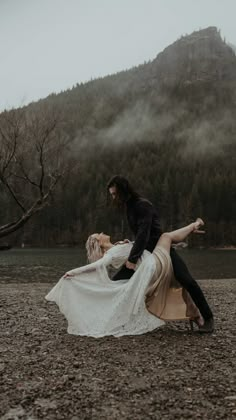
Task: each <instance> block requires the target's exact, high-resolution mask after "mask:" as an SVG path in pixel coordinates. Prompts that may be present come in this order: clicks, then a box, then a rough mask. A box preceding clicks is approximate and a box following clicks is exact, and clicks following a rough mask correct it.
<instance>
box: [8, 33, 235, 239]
mask: <svg viewBox="0 0 236 420" xmlns="http://www.w3.org/2000/svg"><path fill="white" fill-rule="evenodd" d="M76 53H77V52H75V54H76ZM44 106H45V107H52V108H53V109H55V110H56V111H57V112H59V114H60V119H61V124H60V130H61V133H63V134H64V135H65V136H67V138H68V139H69V142H70V150H71V162H72V163H73V170H72V171H71V173H70V175H68V176H66V177H65V179H64V180H63V185H62V186H60V188H59V189H58V190H57V192H56V194H54V196H53V198H52V199H51V206H50V207H46V208H45V209H44V210H43V211H42V212H41V213H40V214H39V215H36V216H34V218H33V219H32V220H31V221H30V222H29V223H28V224H27V225H25V227H24V229H22V230H20V231H18V232H16V233H15V234H14V235H12V237H9V241H12V242H13V243H14V244H20V243H22V242H24V243H26V244H31V245H40V246H47V245H49V246H56V245H63V244H69V245H77V244H80V243H82V242H84V240H85V239H86V237H87V236H88V234H90V233H92V232H97V231H103V232H107V233H111V234H112V235H113V237H114V239H116V238H117V239H119V238H121V237H122V236H127V235H128V234H129V233H128V230H127V226H126V223H125V217H124V215H123V216H122V215H118V214H117V213H116V212H115V210H114V209H113V208H112V207H109V206H107V203H106V201H107V200H106V183H107V181H108V180H109V178H110V177H111V176H112V175H114V174H117V173H120V174H123V175H124V176H127V177H128V178H129V179H130V181H131V182H132V183H133V184H134V186H135V187H136V189H137V190H138V191H139V192H140V193H142V194H144V195H145V196H146V197H148V198H149V199H150V200H151V201H153V203H154V204H155V205H156V206H157V207H158V210H159V213H160V217H161V221H162V226H163V229H171V228H176V227H177V226H181V225H183V224H185V223H186V222H189V221H190V220H193V219H194V218H195V217H196V216H201V217H202V218H204V219H205V220H206V222H207V235H206V237H205V239H204V245H236V192H235V191H236V188H235V185H236V56H235V52H234V51H233V49H232V48H231V47H229V46H228V45H227V44H226V42H225V41H224V40H223V39H222V38H221V36H220V33H219V31H218V30H217V29H216V28H207V29H204V30H201V31H199V32H194V33H193V34H191V35H189V36H185V37H181V39H179V40H177V41H176V42H175V43H174V44H172V45H170V46H169V47H167V48H166V49H165V50H164V51H163V52H162V53H160V54H159V55H158V56H157V57H156V58H155V59H154V60H153V61H150V62H148V63H145V64H142V65H140V66H139V67H135V68H133V69H130V70H126V71H123V72H121V73H118V74H114V75H109V76H107V77H104V78H101V79H96V80H91V81H90V82H88V83H85V84H78V85H77V86H75V87H73V88H72V89H70V90H67V91H65V92H61V93H60V94H52V95H50V96H49V97H48V98H46V99H43V100H41V101H39V102H37V103H32V104H30V105H29V106H28V107H27V108H26V109H25V112H28V110H29V109H34V110H36V111H37V109H38V108H42V107H44ZM0 194H1V203H2V205H1V207H0V216H1V219H2V221H3V223H5V222H6V223H7V220H8V218H11V217H14V215H15V213H16V209H15V205H14V202H13V201H12V199H11V198H10V197H9V196H8V195H7V191H5V189H4V188H3V186H1V189H0ZM201 240H202V239H200V240H199V238H194V239H193V240H192V242H191V243H192V244H196V245H199V244H202V242H199V241H201Z"/></svg>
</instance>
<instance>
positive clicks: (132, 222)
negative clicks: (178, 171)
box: [107, 175, 214, 333]
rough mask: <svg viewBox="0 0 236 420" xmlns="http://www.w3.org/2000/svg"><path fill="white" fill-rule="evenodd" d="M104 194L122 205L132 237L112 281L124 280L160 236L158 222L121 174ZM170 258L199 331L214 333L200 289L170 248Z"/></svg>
mask: <svg viewBox="0 0 236 420" xmlns="http://www.w3.org/2000/svg"><path fill="white" fill-rule="evenodd" d="M107 192H108V193H109V194H110V195H111V197H112V199H113V200H114V202H115V203H116V204H117V205H118V206H120V207H123V206H125V208H126V216H127V220H128V224H129V226H130V229H131V230H132V232H133V233H134V235H135V241H134V245H133V247H132V249H131V251H130V255H129V258H128V261H127V262H126V264H125V265H124V266H123V267H122V268H121V269H120V270H119V271H118V273H117V274H116V275H115V276H114V277H113V280H120V279H127V278H130V277H131V276H132V275H133V274H134V270H135V265H136V263H137V260H138V259H139V257H140V256H141V255H142V253H143V251H144V249H147V250H148V251H150V252H152V251H153V249H154V248H155V246H156V243H157V241H158V239H159V237H160V236H161V234H162V231H161V228H160V222H159V218H158V214H157V211H156V209H155V208H154V206H153V204H152V203H151V202H150V201H148V200H146V199H145V198H143V197H141V196H140V195H139V194H138V193H137V192H136V191H134V189H133V188H132V186H131V185H130V183H129V181H128V180H127V179H126V178H124V177H122V176H120V175H115V176H114V177H112V178H111V179H110V181H109V182H108V184H107ZM170 256H171V260H172V265H173V270H174V274H175V277H176V279H177V280H178V282H179V283H180V284H181V285H182V286H183V287H184V288H185V289H186V290H187V291H188V293H189V294H190V296H191V297H192V299H193V301H194V303H195V304H196V306H197V307H198V309H199V311H200V312H201V314H202V316H203V318H204V325H203V326H200V325H199V326H198V327H199V332H202V333H210V332H213V330H214V319H213V314H212V312H211V309H210V307H209V305H208V303H207V301H206V299H205V296H204V294H203V292H202V290H201V288H200V287H199V285H198V284H197V282H196V281H195V280H194V279H193V278H192V276H191V274H190V273H189V271H188V269H187V267H186V265H185V263H184V261H183V260H182V259H181V258H180V256H179V255H178V254H177V252H176V251H175V250H174V249H173V248H171V252H170Z"/></svg>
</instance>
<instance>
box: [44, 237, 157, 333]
mask: <svg viewBox="0 0 236 420" xmlns="http://www.w3.org/2000/svg"><path fill="white" fill-rule="evenodd" d="M131 247H132V244H131V243H130V244H123V245H116V246H114V247H112V248H111V249H110V250H109V251H107V252H106V253H105V255H104V257H103V258H101V259H100V260H98V261H96V262H95V263H92V264H89V265H86V266H83V267H80V268H76V269H74V270H71V271H70V272H69V273H73V274H74V276H73V277H69V278H65V279H64V278H61V279H60V280H59V282H58V283H57V284H56V285H55V286H54V287H53V289H52V290H51V291H50V292H49V293H48V295H47V296H46V299H47V300H48V301H52V302H55V303H56V304H57V305H58V306H59V309H60V311H61V312H62V313H63V314H64V316H65V317H66V319H67V321H68V330H67V331H68V333H69V334H75V335H86V336H92V337H103V336H107V335H113V336H116V337H119V336H122V335H137V334H143V333H145V332H147V331H152V330H154V329H156V328H158V327H160V326H161V325H163V324H164V322H163V321H162V320H160V319H159V318H157V317H156V316H154V315H152V314H151V313H149V312H148V311H147V309H146V305H145V292H146V290H147V288H148V285H149V283H150V280H151V278H152V277H153V274H154V273H155V269H156V261H155V258H154V257H153V255H152V254H151V253H150V252H148V251H144V253H143V255H142V257H141V259H140V261H139V263H138V264H137V268H136V271H135V273H134V275H133V276H132V277H131V279H129V280H118V281H112V280H111V279H110V278H109V276H108V272H107V268H108V266H113V267H114V268H119V267H121V266H122V265H123V264H124V262H125V261H126V260H127V258H128V256H129V253H130V250H131Z"/></svg>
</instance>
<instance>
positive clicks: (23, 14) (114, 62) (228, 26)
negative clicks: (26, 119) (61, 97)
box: [0, 0, 236, 110]
mask: <svg viewBox="0 0 236 420" xmlns="http://www.w3.org/2000/svg"><path fill="white" fill-rule="evenodd" d="M235 16H236V0H0V110H3V109H4V108H7V109H8V108H10V107H18V106H21V105H23V104H27V103H29V102H31V101H32V100H37V99H39V98H43V97H45V96H47V95H48V94H50V93H52V92H60V91H61V90H64V89H67V88H71V87H72V86H73V85H75V84H76V83H78V82H81V81H87V80H90V78H96V77H98V76H105V75H107V74H111V73H115V72H117V71H119V70H123V69H127V68H130V67H132V66H134V65H138V64H141V63H143V62H144V61H148V60H149V59H154V58H155V56H156V55H157V54H158V53H159V52H160V51H162V50H163V49H164V48H165V47H166V46H168V45H169V44H171V43H172V42H174V41H175V40H176V39H177V38H179V37H180V36H181V35H184V34H189V33H191V32H193V31H194V30H198V29H199V28H205V27H207V26H217V27H218V28H219V29H221V33H222V35H223V36H224V37H225V38H226V40H227V41H229V42H231V43H233V44H236V22H235Z"/></svg>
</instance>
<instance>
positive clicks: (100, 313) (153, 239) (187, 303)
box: [46, 175, 214, 337]
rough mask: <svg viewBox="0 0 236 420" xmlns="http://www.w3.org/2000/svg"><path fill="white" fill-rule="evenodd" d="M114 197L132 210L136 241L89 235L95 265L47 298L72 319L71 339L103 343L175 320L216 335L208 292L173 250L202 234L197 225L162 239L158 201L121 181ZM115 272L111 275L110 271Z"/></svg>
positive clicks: (111, 187) (112, 186) (114, 183)
mask: <svg viewBox="0 0 236 420" xmlns="http://www.w3.org/2000/svg"><path fill="white" fill-rule="evenodd" d="M107 191H108V193H109V194H110V196H111V197H112V199H113V200H114V202H115V203H116V204H117V205H118V206H119V207H121V208H123V207H125V208H126V214H127V220H128V223H129V226H130V228H131V230H132V231H133V233H134V235H135V240H134V242H130V241H128V240H124V241H120V242H118V243H116V244H112V243H111V241H110V236H108V235H105V234H103V233H100V234H98V233H95V234H92V235H91V236H89V238H88V240H87V243H86V249H87V255H88V260H89V264H88V265H86V266H83V267H79V268H76V269H74V270H71V271H68V272H67V273H66V274H65V275H64V276H63V277H62V278H61V279H60V280H59V282H58V283H57V284H56V285H55V286H54V288H53V289H52V290H51V291H50V292H49V293H48V295H47V296H46V299H47V300H48V301H53V302H55V303H57V305H58V306H59V309H60V311H61V312H62V313H63V314H64V316H65V317H66V319H67V321H68V333H70V334H75V335H86V336H92V337H103V336H106V335H113V336H117V337H118V336H122V335H136V334H143V333H145V332H148V331H152V330H154V329H156V328H158V327H160V326H162V325H163V324H164V323H165V321H168V320H181V319H189V321H190V325H191V329H193V325H194V324H195V325H196V327H197V329H198V331H199V332H200V333H211V332H212V331H213V329H214V320H213V315H212V312H211V309H210V308H209V305H208V303H207V301H206V299H205V297H204V294H203V292H202V290H201V288H200V287H199V285H198V284H197V282H196V281H195V280H194V279H193V278H192V277H191V275H190V273H189V272H188V269H187V267H186V265H185V263H184V262H183V260H182V259H181V258H180V257H179V255H178V254H177V252H176V251H175V250H174V249H173V248H172V247H171V245H172V243H177V242H181V241H183V240H184V239H185V238H186V237H187V236H188V235H189V234H191V233H203V231H202V230H201V228H202V226H203V225H204V222H203V221H202V219H200V218H198V219H197V220H196V221H195V222H193V223H191V224H189V225H188V226H185V227H183V228H181V229H178V230H175V231H173V232H168V233H162V231H161V229H160V224H159V219H158V215H157V212H156V210H155V208H154V206H153V205H152V203H151V202H150V201H148V200H146V199H145V198H143V197H141V196H140V195H139V194H138V193H137V192H135V191H134V190H133V188H132V187H131V185H130V183H129V182H128V180H127V179H126V178H124V177H122V176H119V175H116V176H114V177H113V178H112V179H111V180H110V181H109V183H108V186H107ZM111 268H112V269H113V270H116V274H115V275H113V277H111V274H110V273H109V270H110V269H111Z"/></svg>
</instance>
